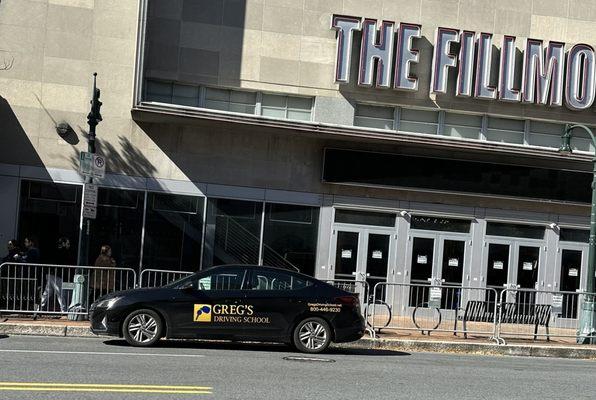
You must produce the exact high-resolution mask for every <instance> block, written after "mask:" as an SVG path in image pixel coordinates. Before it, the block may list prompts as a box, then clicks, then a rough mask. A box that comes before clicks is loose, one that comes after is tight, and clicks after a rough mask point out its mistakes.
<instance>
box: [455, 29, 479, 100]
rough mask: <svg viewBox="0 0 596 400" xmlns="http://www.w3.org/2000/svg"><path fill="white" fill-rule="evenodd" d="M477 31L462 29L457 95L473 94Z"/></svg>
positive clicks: (468, 95)
mask: <svg viewBox="0 0 596 400" xmlns="http://www.w3.org/2000/svg"><path fill="white" fill-rule="evenodd" d="M475 40H476V32H472V31H462V33H461V34H460V39H459V42H460V47H459V68H458V73H457V85H456V89H455V95H456V96H460V97H470V96H472V78H473V77H474V49H475V47H476V46H475V43H474V42H475Z"/></svg>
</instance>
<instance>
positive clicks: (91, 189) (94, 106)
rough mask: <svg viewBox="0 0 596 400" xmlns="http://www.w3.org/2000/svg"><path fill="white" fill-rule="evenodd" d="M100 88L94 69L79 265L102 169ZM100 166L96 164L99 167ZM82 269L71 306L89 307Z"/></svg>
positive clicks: (84, 260) (85, 257)
mask: <svg viewBox="0 0 596 400" xmlns="http://www.w3.org/2000/svg"><path fill="white" fill-rule="evenodd" d="M99 96H100V90H99V89H98V88H97V73H96V72H95V73H93V97H92V100H91V111H90V112H89V114H88V115H87V123H88V124H89V135H88V136H87V144H88V149H87V150H88V151H87V152H81V165H80V171H81V173H82V174H83V175H84V176H85V185H84V186H83V202H82V204H81V208H82V210H81V211H82V212H81V215H82V218H83V222H82V224H81V228H82V229H81V235H80V237H81V243H80V246H79V249H80V251H79V262H78V264H79V265H89V257H90V252H91V249H90V246H91V225H92V222H93V220H94V219H95V217H96V215H97V186H96V185H94V184H93V177H94V176H97V177H103V174H104V171H105V160H104V158H103V157H100V156H96V155H95V150H96V148H95V128H96V127H97V124H99V122H100V121H101V120H102V118H101V114H100V113H99V110H100V108H101V101H99ZM98 159H99V160H98ZM98 166H99V168H98ZM86 278H87V277H85V276H84V271H82V270H81V269H78V270H77V271H76V273H75V282H76V283H75V288H74V291H73V295H72V303H71V307H69V308H72V307H73V306H74V307H81V308H85V309H88V307H87V306H88V304H87V294H86V293H85V287H86V286H88V285H85V280H86ZM77 318H78V316H77V315H76V314H72V316H71V315H70V314H69V319H77Z"/></svg>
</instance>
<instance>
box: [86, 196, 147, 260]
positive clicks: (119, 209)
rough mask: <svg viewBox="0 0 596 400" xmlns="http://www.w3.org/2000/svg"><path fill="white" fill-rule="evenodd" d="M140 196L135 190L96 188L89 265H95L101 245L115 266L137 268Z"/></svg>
mask: <svg viewBox="0 0 596 400" xmlns="http://www.w3.org/2000/svg"><path fill="white" fill-rule="evenodd" d="M144 197H145V196H144V193H143V192H139V191H134V190H122V189H107V188H101V187H100V188H99V191H98V198H97V202H98V206H97V218H96V219H95V221H93V223H92V224H91V227H92V228H91V238H90V248H89V259H88V260H87V262H88V263H89V265H93V263H94V262H95V259H96V258H97V256H98V254H99V250H100V248H101V246H103V245H108V246H110V247H111V248H112V257H113V258H114V259H115V260H116V264H117V266H119V267H130V268H138V266H139V258H140V254H141V230H142V226H143V202H144Z"/></svg>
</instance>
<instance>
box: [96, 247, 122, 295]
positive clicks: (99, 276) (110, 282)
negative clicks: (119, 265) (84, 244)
mask: <svg viewBox="0 0 596 400" xmlns="http://www.w3.org/2000/svg"><path fill="white" fill-rule="evenodd" d="M94 266H96V267H100V268H101V269H93V270H91V272H90V273H89V289H90V290H89V291H90V292H91V293H90V295H91V296H92V297H91V299H90V300H92V301H95V300H97V299H98V298H99V297H101V296H103V295H105V294H107V293H110V292H113V291H115V290H116V271H114V270H112V269H110V268H114V267H115V266H116V260H114V259H113V258H112V248H111V247H110V246H108V245H107V244H104V245H103V246H101V250H100V251H99V256H98V257H97V259H96V260H95V264H94Z"/></svg>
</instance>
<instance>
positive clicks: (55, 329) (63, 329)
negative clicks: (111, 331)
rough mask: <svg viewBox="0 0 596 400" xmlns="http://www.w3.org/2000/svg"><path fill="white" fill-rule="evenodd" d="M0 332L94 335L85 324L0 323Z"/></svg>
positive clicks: (72, 335) (9, 333) (41, 334)
mask: <svg viewBox="0 0 596 400" xmlns="http://www.w3.org/2000/svg"><path fill="white" fill-rule="evenodd" d="M0 334H4V335H32V336H70V337H94V336H96V335H95V334H94V333H93V332H91V329H89V328H88V327H86V326H68V325H44V324H31V325H28V324H13V323H6V322H4V323H0Z"/></svg>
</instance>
